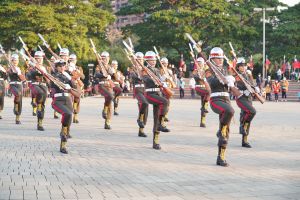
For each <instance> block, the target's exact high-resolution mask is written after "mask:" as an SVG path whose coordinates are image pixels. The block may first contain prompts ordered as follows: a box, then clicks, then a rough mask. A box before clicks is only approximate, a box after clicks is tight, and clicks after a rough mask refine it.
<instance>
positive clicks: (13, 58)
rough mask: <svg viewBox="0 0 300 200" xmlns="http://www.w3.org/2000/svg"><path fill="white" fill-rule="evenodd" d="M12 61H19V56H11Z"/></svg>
mask: <svg viewBox="0 0 300 200" xmlns="http://www.w3.org/2000/svg"><path fill="white" fill-rule="evenodd" d="M10 59H11V60H19V55H18V54H16V53H14V54H12V55H11V58H10Z"/></svg>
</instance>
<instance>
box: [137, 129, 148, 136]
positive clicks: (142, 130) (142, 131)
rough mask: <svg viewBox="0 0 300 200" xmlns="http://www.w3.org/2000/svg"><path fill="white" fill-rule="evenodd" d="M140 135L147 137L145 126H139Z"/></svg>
mask: <svg viewBox="0 0 300 200" xmlns="http://www.w3.org/2000/svg"><path fill="white" fill-rule="evenodd" d="M139 137H147V135H146V134H145V133H144V129H143V128H139Z"/></svg>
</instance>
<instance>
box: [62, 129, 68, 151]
mask: <svg viewBox="0 0 300 200" xmlns="http://www.w3.org/2000/svg"><path fill="white" fill-rule="evenodd" d="M67 134H68V127H67V126H63V127H62V128H61V132H60V138H61V139H60V152H61V153H63V154H68V151H67V147H66V145H67Z"/></svg>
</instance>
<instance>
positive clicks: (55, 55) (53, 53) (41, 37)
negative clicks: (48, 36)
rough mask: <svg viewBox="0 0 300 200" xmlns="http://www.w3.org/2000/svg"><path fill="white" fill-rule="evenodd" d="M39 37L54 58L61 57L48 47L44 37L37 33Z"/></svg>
mask: <svg viewBox="0 0 300 200" xmlns="http://www.w3.org/2000/svg"><path fill="white" fill-rule="evenodd" d="M38 36H39V38H40V39H41V40H42V41H43V45H44V46H45V47H46V48H47V49H48V50H49V51H50V53H51V54H52V56H54V58H55V59H57V60H58V59H61V57H60V56H59V55H57V54H56V53H55V52H54V51H53V50H52V49H51V47H50V45H49V44H48V43H47V41H46V40H45V39H44V37H43V36H42V35H41V34H40V33H38Z"/></svg>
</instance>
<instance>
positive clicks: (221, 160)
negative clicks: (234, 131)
mask: <svg viewBox="0 0 300 200" xmlns="http://www.w3.org/2000/svg"><path fill="white" fill-rule="evenodd" d="M225 151H226V147H221V146H219V152H218V157H217V162H216V164H217V165H220V166H222V167H228V166H229V164H228V163H227V162H226V160H225Z"/></svg>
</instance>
